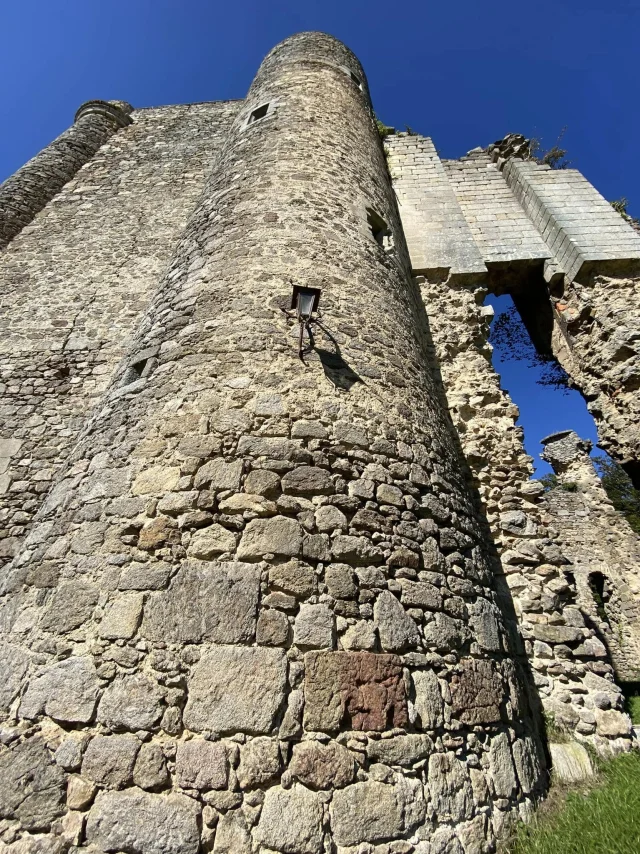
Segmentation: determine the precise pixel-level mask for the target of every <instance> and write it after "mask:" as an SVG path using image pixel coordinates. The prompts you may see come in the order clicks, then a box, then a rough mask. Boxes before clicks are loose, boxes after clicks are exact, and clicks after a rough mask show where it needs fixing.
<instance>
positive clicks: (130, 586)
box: [118, 561, 171, 590]
mask: <svg viewBox="0 0 640 854" xmlns="http://www.w3.org/2000/svg"><path fill="white" fill-rule="evenodd" d="M170 575H171V565H170V564H168V563H163V562H162V561H157V562H154V563H138V562H137V561H134V562H132V563H130V564H129V565H128V566H125V568H124V569H123V570H122V574H121V575H120V581H119V583H118V588H119V589H120V590H162V589H163V588H164V587H166V586H167V584H168V582H169V577H170Z"/></svg>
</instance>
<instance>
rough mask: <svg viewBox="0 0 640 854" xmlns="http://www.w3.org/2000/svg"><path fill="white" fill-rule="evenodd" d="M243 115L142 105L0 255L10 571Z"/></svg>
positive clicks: (5, 547) (1, 499)
mask: <svg viewBox="0 0 640 854" xmlns="http://www.w3.org/2000/svg"><path fill="white" fill-rule="evenodd" d="M238 106H239V104H238V102H230V103H211V104H192V105H185V106H176V107H161V108H153V109H143V110H136V111H135V112H134V113H133V123H132V124H130V125H129V126H128V127H126V128H124V129H122V130H120V131H119V132H118V133H117V134H115V135H114V136H112V137H111V139H110V141H109V142H107V143H105V144H104V145H102V147H101V148H100V149H99V151H97V152H96V153H95V154H94V156H93V158H92V159H90V160H89V162H87V163H86V164H85V165H84V166H83V167H82V168H80V169H79V171H78V172H77V174H76V176H75V177H74V178H72V179H71V180H69V181H68V182H67V183H66V185H65V186H64V188H63V189H62V190H61V192H59V193H58V194H57V195H56V196H55V197H54V198H53V199H52V200H51V201H50V202H49V204H48V205H47V206H46V207H45V209H44V210H42V211H41V212H40V213H39V214H38V215H37V216H35V218H34V219H33V221H32V222H31V224H30V225H27V226H26V227H24V228H23V229H22V231H21V233H20V234H19V235H18V236H16V237H14V239H13V240H12V241H11V243H10V244H9V245H8V246H7V248H6V249H5V250H4V252H2V254H0V299H1V300H2V308H3V310H2V318H1V320H0V563H4V562H6V560H7V559H8V558H10V557H11V556H12V555H13V554H15V553H16V552H17V550H18V547H19V543H20V541H21V540H22V538H23V537H24V534H25V533H26V531H27V530H28V528H29V524H30V520H31V519H32V517H33V514H34V513H35V512H36V510H37V509H38V507H39V506H40V504H41V501H42V499H43V497H44V495H45V494H46V492H47V490H48V489H49V487H50V485H51V482H52V480H53V478H54V476H55V473H56V471H57V470H58V469H59V468H60V466H61V465H62V463H63V462H64V461H65V460H66V458H67V455H68V453H69V450H70V448H71V447H73V444H74V442H75V440H76V439H77V436H78V432H79V430H80V428H81V426H82V424H83V423H84V421H85V419H86V418H87V416H88V414H89V412H90V411H91V409H92V407H93V406H94V405H95V404H96V403H97V401H98V400H99V399H100V395H101V394H102V393H103V391H104V389H105V388H106V386H107V384H108V382H109V381H110V378H111V375H112V374H113V371H114V370H115V367H116V366H117V364H118V362H119V360H120V359H121V357H122V355H123V354H124V353H126V352H127V350H128V348H129V345H130V337H131V333H132V331H133V329H134V328H135V325H136V323H137V321H138V318H139V316H140V314H141V313H142V311H143V310H144V309H145V308H146V306H147V304H148V302H149V299H150V297H151V294H152V293H153V290H154V289H155V287H156V286H157V282H158V278H159V276H160V275H161V273H162V272H163V270H164V267H165V266H166V264H167V263H168V261H169V258H170V256H171V252H172V250H173V248H174V247H175V244H176V242H177V239H178V236H179V235H180V233H181V231H182V230H183V229H184V226H185V223H186V221H187V218H188V216H189V214H190V213H191V211H192V210H193V208H194V207H195V204H196V201H197V199H198V197H199V195H200V193H201V192H202V188H203V184H204V181H205V178H206V175H207V173H208V171H210V169H211V165H212V163H213V160H214V159H215V156H216V153H217V151H218V149H219V147H220V145H221V143H222V141H223V139H224V134H225V132H226V129H227V128H228V126H229V123H230V121H231V119H232V117H233V115H234V114H235V113H236V112H237V110H238ZM92 115H93V114H89V115H88V116H87V120H89V119H91V117H92ZM94 118H95V116H94ZM82 121H84V119H83V120H82ZM74 127H77V125H74ZM38 157H39V156H38ZM35 160H36V161H37V160H38V158H35ZM31 162H32V163H33V162H34V161H31ZM38 162H39V161H38ZM25 168H26V167H25ZM21 174H22V172H19V173H18V176H20V175H21ZM11 182H12V179H9V181H8V182H7V184H5V185H3V186H5V187H6V186H8V185H10V184H11Z"/></svg>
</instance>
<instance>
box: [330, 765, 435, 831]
mask: <svg viewBox="0 0 640 854" xmlns="http://www.w3.org/2000/svg"><path fill="white" fill-rule="evenodd" d="M330 811H331V829H332V830H333V834H334V838H335V840H336V842H337V843H338V845H358V844H359V843H361V842H378V841H381V840H384V839H393V838H394V837H397V836H400V835H403V834H404V833H405V832H406V831H408V830H410V829H411V828H412V827H414V826H415V825H416V824H418V823H419V822H420V821H421V820H423V819H424V816H425V812H426V806H425V801H424V794H423V792H422V784H421V783H420V781H419V780H415V779H410V778H405V779H399V780H398V785H388V784H386V783H379V782H376V781H374V780H368V781H367V782H365V783H354V785H353V786H347V787H346V788H345V789H339V790H338V791H337V792H336V793H335V794H334V796H333V800H332V802H331V808H330Z"/></svg>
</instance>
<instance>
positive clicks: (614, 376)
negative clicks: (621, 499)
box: [551, 270, 640, 487]
mask: <svg viewBox="0 0 640 854" xmlns="http://www.w3.org/2000/svg"><path fill="white" fill-rule="evenodd" d="M551 302H552V305H553V321H554V325H553V336H552V347H553V352H554V354H555V355H556V357H557V358H558V361H559V362H560V364H561V365H562V366H563V368H564V369H565V370H566V371H567V373H568V374H569V376H570V377H571V378H572V380H573V381H574V383H575V385H576V387H577V388H578V389H579V390H580V391H581V393H582V394H583V395H584V397H585V399H586V402H587V408H588V410H589V412H590V413H591V414H592V415H593V417H594V419H595V421H596V424H597V426H598V438H599V444H600V445H601V446H602V447H603V448H604V450H606V451H607V453H609V454H610V455H611V456H612V457H613V458H614V459H616V460H617V461H618V462H619V463H620V464H621V465H623V467H624V468H625V470H626V471H627V473H628V474H629V476H630V477H631V479H632V480H633V481H634V484H635V485H636V487H637V486H638V485H639V484H640V394H639V392H640V332H639V331H638V330H640V309H639V306H640V276H639V275H638V274H637V271H634V270H629V271H628V272H627V274H626V275H625V274H622V275H619V276H606V275H594V276H592V277H589V278H588V279H587V280H585V281H565V282H564V284H563V285H562V286H561V287H560V295H558V294H557V292H556V295H555V296H552V297H551Z"/></svg>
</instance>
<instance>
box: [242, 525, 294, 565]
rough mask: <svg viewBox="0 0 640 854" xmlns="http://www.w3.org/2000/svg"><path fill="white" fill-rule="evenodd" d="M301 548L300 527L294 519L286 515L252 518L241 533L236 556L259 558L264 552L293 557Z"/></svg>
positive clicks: (245, 558) (247, 558) (249, 558)
mask: <svg viewBox="0 0 640 854" xmlns="http://www.w3.org/2000/svg"><path fill="white" fill-rule="evenodd" d="M301 548H302V527H301V525H300V523H299V522H296V520H295V519H288V518H287V517H286V516H274V517H272V518H271V519H252V520H251V521H250V522H249V524H248V525H247V527H246V528H245V529H244V533H243V534H242V539H241V540H240V545H239V546H238V558H239V559H240V560H261V559H262V556H263V555H265V554H274V555H283V556H284V557H295V556H296V555H298V554H299V553H300V549H301Z"/></svg>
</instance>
